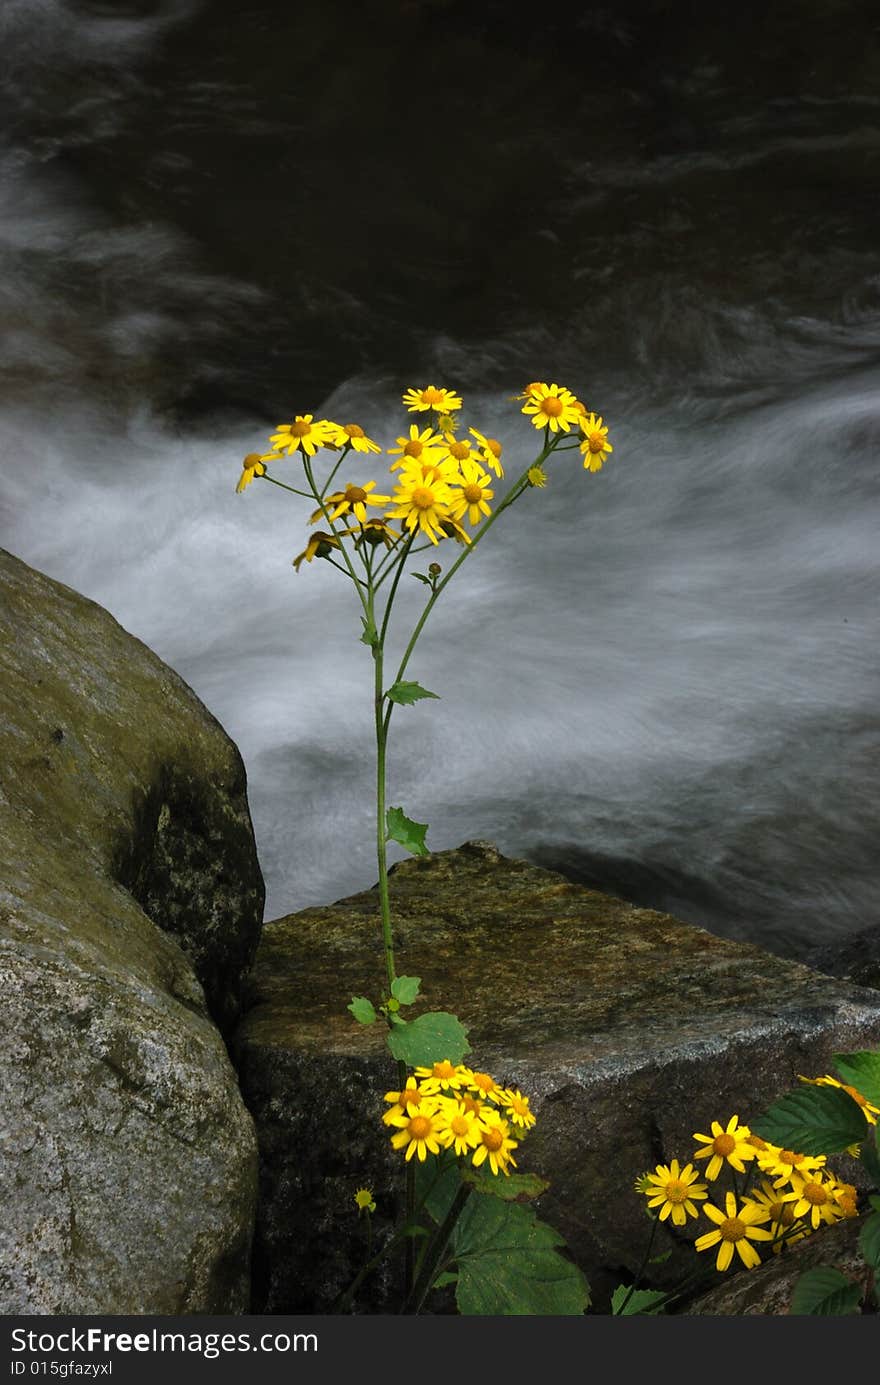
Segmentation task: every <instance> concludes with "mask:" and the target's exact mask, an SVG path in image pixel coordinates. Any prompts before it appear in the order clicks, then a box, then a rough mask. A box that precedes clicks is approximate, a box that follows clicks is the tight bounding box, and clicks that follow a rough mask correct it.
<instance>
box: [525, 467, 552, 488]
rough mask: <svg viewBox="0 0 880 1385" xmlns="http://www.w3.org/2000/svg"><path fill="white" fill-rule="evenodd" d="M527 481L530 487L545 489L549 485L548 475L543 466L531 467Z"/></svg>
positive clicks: (527, 474) (527, 473)
mask: <svg viewBox="0 0 880 1385" xmlns="http://www.w3.org/2000/svg"><path fill="white" fill-rule="evenodd" d="M526 480H527V481H528V483H529V485H530V486H539V487H544V486H546V484H547V473H546V471H545V470H544V468H543V467H542V466H530V467H529V469H528V471H527V472H526Z"/></svg>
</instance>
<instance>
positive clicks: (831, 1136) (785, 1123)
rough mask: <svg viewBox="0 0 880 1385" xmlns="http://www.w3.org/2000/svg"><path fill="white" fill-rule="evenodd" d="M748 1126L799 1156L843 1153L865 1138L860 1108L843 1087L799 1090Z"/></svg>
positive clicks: (781, 1098)
mask: <svg viewBox="0 0 880 1385" xmlns="http://www.w3.org/2000/svg"><path fill="white" fill-rule="evenodd" d="M749 1124H750V1126H751V1128H752V1130H753V1131H755V1132H756V1133H757V1134H758V1135H760V1136H761V1137H762V1139H765V1140H770V1142H771V1143H772V1144H775V1145H781V1146H782V1148H783V1149H793V1150H795V1151H796V1152H797V1153H798V1154H811V1155H812V1154H840V1153H841V1152H842V1151H843V1150H845V1149H847V1148H848V1146H849V1145H852V1144H857V1143H858V1141H860V1140H863V1139H864V1138H865V1118H864V1116H863V1115H862V1112H861V1108H860V1107H859V1106H857V1105H856V1103H855V1102H854V1101H853V1099H852V1097H851V1096H847V1094H846V1092H844V1091H842V1090H841V1089H840V1087H811V1086H803V1087H799V1088H798V1089H797V1090H796V1091H793V1092H787V1093H786V1094H785V1096H783V1097H780V1099H779V1100H778V1101H776V1102H774V1103H773V1105H772V1106H771V1107H770V1109H769V1111H767V1112H766V1114H765V1115H763V1116H759V1117H758V1118H757V1120H753V1121H750V1122H749Z"/></svg>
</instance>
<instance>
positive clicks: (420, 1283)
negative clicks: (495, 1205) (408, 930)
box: [402, 1183, 473, 1314]
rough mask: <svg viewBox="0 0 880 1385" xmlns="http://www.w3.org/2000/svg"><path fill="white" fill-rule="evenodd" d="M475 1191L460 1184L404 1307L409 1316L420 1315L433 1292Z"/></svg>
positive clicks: (426, 1251) (429, 1246)
mask: <svg viewBox="0 0 880 1385" xmlns="http://www.w3.org/2000/svg"><path fill="white" fill-rule="evenodd" d="M472 1192H473V1189H472V1187H471V1185H470V1184H469V1183H461V1184H459V1188H458V1192H457V1193H456V1194H455V1197H454V1198H453V1201H452V1206H451V1207H450V1209H449V1211H448V1212H447V1213H446V1217H445V1218H444V1220H443V1222H442V1223H441V1225H440V1226H438V1228H437V1230H436V1231H435V1232H434V1235H433V1236H432V1237H431V1240H430V1242H429V1243H428V1246H427V1248H426V1250H425V1253H424V1256H423V1258H422V1264H421V1269H420V1270H419V1273H418V1276H417V1278H416V1282H415V1284H414V1285H413V1288H412V1292H411V1293H410V1295H409V1297H408V1298H407V1300H406V1302H405V1303H404V1305H403V1310H402V1311H403V1312H404V1313H408V1314H413V1313H418V1312H419V1310H420V1308H421V1307H422V1304H423V1303H424V1301H425V1299H426V1298H427V1297H428V1294H429V1293H430V1290H431V1285H432V1284H433V1283H434V1279H435V1277H436V1274H437V1267H438V1265H439V1264H440V1261H441V1260H442V1259H443V1255H444V1253H445V1251H446V1247H447V1245H448V1244H449V1238H450V1236H451V1235H452V1232H453V1229H454V1227H455V1223H456V1222H457V1221H458V1218H459V1216H460V1214H461V1211H462V1208H463V1207H464V1205H465V1203H466V1202H467V1200H468V1198H469V1197H470V1195H471V1193H472Z"/></svg>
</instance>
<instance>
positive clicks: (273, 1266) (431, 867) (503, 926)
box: [234, 842, 880, 1312]
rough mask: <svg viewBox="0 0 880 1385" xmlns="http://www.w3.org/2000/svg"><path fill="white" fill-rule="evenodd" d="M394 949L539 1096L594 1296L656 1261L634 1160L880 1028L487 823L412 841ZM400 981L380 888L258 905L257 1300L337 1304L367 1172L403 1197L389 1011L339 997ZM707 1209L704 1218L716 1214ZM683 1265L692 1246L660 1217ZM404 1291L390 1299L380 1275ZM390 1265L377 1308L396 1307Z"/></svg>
mask: <svg viewBox="0 0 880 1385" xmlns="http://www.w3.org/2000/svg"><path fill="white" fill-rule="evenodd" d="M391 899H392V909H393V912H394V917H395V936H396V940H397V953H396V957H397V970H398V972H399V973H404V974H408V975H417V976H420V977H421V978H422V990H423V993H424V995H425V997H426V1002H427V1003H426V1008H430V1009H450V1010H453V1011H454V1012H455V1013H457V1014H458V1015H459V1016H460V1018H461V1019H462V1021H463V1022H464V1023H465V1024H466V1025H468V1026H469V1038H470V1042H471V1044H472V1047H473V1052H472V1053H471V1054H470V1055H468V1060H467V1061H468V1062H470V1063H472V1064H473V1065H474V1066H475V1067H479V1068H480V1069H483V1070H485V1071H487V1072H491V1073H492V1074H493V1075H494V1076H495V1077H496V1078H497V1079H498V1080H500V1081H502V1082H504V1083H509V1084H514V1085H517V1086H519V1087H521V1088H522V1090H523V1091H524V1092H527V1093H529V1094H530V1095H531V1097H532V1106H533V1109H534V1110H535V1112H536V1114H537V1117H538V1121H537V1125H536V1126H535V1128H534V1130H533V1131H532V1132H531V1134H530V1135H529V1138H528V1141H527V1143H526V1144H525V1145H524V1146H523V1147H522V1148H521V1150H520V1151H519V1154H520V1155H521V1156H522V1157H521V1158H520V1161H519V1162H520V1169H521V1170H526V1169H528V1170H531V1171H534V1172H537V1173H540V1174H541V1175H542V1176H544V1177H546V1178H548V1179H549V1180H550V1182H551V1187H550V1189H549V1191H548V1192H546V1193H545V1194H544V1195H543V1196H542V1197H541V1199H540V1200H539V1202H538V1204H537V1209H538V1211H539V1214H540V1215H541V1216H542V1217H543V1219H544V1220H546V1221H548V1222H550V1223H551V1224H552V1225H554V1226H556V1227H557V1228H558V1230H559V1231H560V1232H561V1233H562V1234H563V1236H564V1237H565V1239H566V1241H567V1243H568V1246H569V1248H570V1251H571V1253H572V1255H573V1257H574V1259H575V1260H576V1261H577V1263H578V1264H579V1265H580V1266H581V1268H582V1269H583V1270H584V1272H585V1273H586V1275H587V1278H588V1279H589V1280H590V1282H591V1284H592V1286H593V1290H594V1296H595V1301H596V1303H597V1306H600V1307H601V1304H602V1302H603V1296H605V1297H606V1301H607V1294H608V1293H609V1292H610V1290H611V1289H612V1288H613V1287H614V1286H615V1285H616V1284H617V1283H618V1282H620V1280H621V1279H623V1278H626V1277H627V1276H629V1277H630V1278H631V1276H632V1274H633V1272H634V1271H635V1269H636V1267H637V1266H638V1264H639V1261H640V1260H641V1257H642V1253H643V1251H644V1247H645V1242H646V1231H647V1230H648V1228H649V1224H648V1222H647V1219H646V1218H645V1214H644V1210H643V1200H642V1199H641V1198H640V1197H638V1196H637V1195H636V1194H635V1193H634V1192H633V1180H634V1179H635V1178H636V1176H637V1175H638V1174H639V1173H641V1172H642V1171H644V1170H645V1169H647V1168H650V1167H653V1166H654V1165H655V1164H656V1163H657V1162H660V1161H663V1160H668V1159H669V1158H671V1157H674V1156H678V1157H679V1158H681V1159H682V1160H683V1161H684V1160H686V1159H687V1158H688V1157H689V1156H690V1152H691V1150H692V1148H693V1141H692V1135H693V1133H694V1132H695V1131H705V1130H707V1129H708V1127H709V1123H710V1122H711V1121H712V1120H713V1119H723V1120H724V1121H726V1120H727V1119H728V1117H729V1116H730V1115H732V1114H738V1115H739V1116H740V1119H741V1120H744V1121H746V1120H748V1118H749V1115H752V1116H756V1115H758V1114H759V1113H760V1112H761V1111H762V1110H763V1109H765V1108H766V1106H767V1105H768V1104H769V1103H770V1102H771V1101H772V1100H774V1099H775V1098H776V1097H778V1096H780V1095H781V1094H782V1093H783V1092H785V1091H787V1090H788V1089H789V1088H790V1087H791V1086H792V1085H793V1084H794V1083H795V1082H796V1080H797V1076H798V1074H799V1073H804V1074H807V1075H816V1074H819V1073H822V1072H824V1071H826V1070H827V1067H828V1064H829V1061H830V1058H831V1055H832V1053H834V1052H841V1051H849V1050H853V1049H859V1048H869V1047H876V1046H878V1045H880V994H878V993H877V992H875V991H872V990H868V989H865V988H862V987H859V986H855V985H852V984H848V983H845V982H842V981H839V980H837V979H835V978H832V977H829V976H827V975H822V974H820V973H817V972H814V971H812V970H811V969H809V968H808V967H806V966H803V965H801V964H799V963H794V962H790V961H786V960H783V959H780V958H778V957H776V956H773V955H771V954H769V953H766V952H764V951H763V950H762V949H761V948H759V947H756V946H753V945H749V944H743V943H737V942H733V941H730V940H728V939H724V938H719V937H716V936H714V935H713V934H711V933H708V932H706V931H704V930H702V929H700V928H696V927H693V926H691V925H689V924H685V923H682V922H681V921H680V920H678V919H676V918H673V917H671V916H670V915H668V914H661V913H657V912H655V911H653V910H650V909H641V908H635V907H633V906H631V905H629V904H626V903H624V902H622V901H621V900H619V899H615V898H611V897H609V896H607V895H603V894H601V893H598V892H596V891H593V890H589V889H586V888H584V887H583V886H580V885H576V884H572V883H571V882H570V881H567V880H566V879H564V878H563V877H562V876H560V875H557V874H555V873H553V872H551V871H547V870H543V869H540V868H538V867H536V866H532V865H530V864H528V863H527V862H525V861H519V860H510V859H506V858H504V857H502V856H500V855H499V854H498V852H497V850H496V849H495V848H494V847H493V846H492V845H491V844H489V843H485V842H470V843H466V844H465V845H464V846H462V847H460V848H458V849H457V850H454V851H446V852H439V853H437V854H435V855H432V856H430V857H427V858H422V859H409V860H407V861H405V862H403V863H402V864H401V865H399V866H397V867H396V868H395V869H394V871H393V874H392V877H391ZM382 991H383V969H382V960H381V949H380V942H379V924H378V896H377V892H376V890H375V889H372V890H367V891H364V892H363V893H362V894H358V895H354V896H352V897H350V898H347V899H343V900H340V901H339V902H338V903H336V904H334V905H332V906H330V907H327V908H311V909H306V910H303V911H302V912H301V913H298V914H293V915H290V916H289V917H287V918H282V919H278V920H276V921H274V922H272V923H269V924H267V925H265V927H264V930H263V935H262V940H261V943H260V947H259V949H258V953H257V958H256V962H255V966H254V969H253V971H252V973H251V977H250V981H249V1000H248V1009H247V1011H246V1014H245V1017H244V1019H243V1022H242V1025H241V1027H240V1029H239V1031H238V1035H237V1037H236V1039H235V1041H234V1048H235V1052H236V1055H237V1059H238V1062H239V1070H240V1078H241V1081H242V1089H243V1092H244V1095H245V1100H246V1101H247V1103H248V1105H249V1107H250V1110H251V1112H252V1114H253V1116H254V1119H255V1122H256V1126H257V1133H258V1139H259V1143H260V1149H261V1206H260V1211H259V1214H258V1223H257V1246H256V1252H255V1293H256V1298H255V1307H254V1311H256V1312H264V1311H265V1312H308V1311H313V1312H325V1311H328V1309H329V1307H330V1305H332V1302H333V1299H334V1297H335V1295H336V1293H338V1292H339V1290H340V1289H341V1288H343V1287H344V1286H345V1284H346V1282H347V1278H348V1277H349V1276H350V1274H351V1273H352V1272H353V1270H356V1269H357V1268H358V1265H359V1263H360V1261H359V1258H358V1255H359V1252H358V1247H357V1237H358V1235H359V1234H361V1233H360V1230H359V1229H358V1228H357V1227H356V1225H355V1219H354V1217H353V1212H352V1209H353V1205H354V1204H353V1194H354V1191H355V1190H356V1188H357V1187H359V1186H362V1185H363V1184H367V1185H369V1186H371V1187H373V1188H374V1190H375V1192H376V1196H377V1203H378V1204H379V1205H378V1213H377V1217H379V1218H380V1219H381V1217H382V1216H383V1214H384V1215H385V1216H386V1217H387V1218H389V1219H390V1218H391V1217H393V1216H394V1215H395V1208H396V1206H397V1205H398V1204H397V1199H398V1198H399V1196H400V1182H401V1180H400V1163H399V1156H396V1155H395V1156H394V1157H393V1159H390V1158H389V1149H388V1132H387V1129H386V1128H385V1127H383V1126H382V1124H381V1114H382V1112H383V1111H384V1110H386V1109H387V1107H386V1106H385V1104H384V1102H383V1100H382V1097H383V1094H384V1092H385V1091H386V1090H388V1089H389V1088H392V1089H393V1088H394V1087H395V1086H396V1066H395V1064H394V1063H393V1061H392V1060H391V1058H390V1057H389V1056H388V1054H387V1049H386V1048H385V1045H384V1038H383V1034H382V1032H381V1029H380V1027H379V1026H378V1025H377V1026H375V1027H373V1028H366V1029H365V1028H363V1027H361V1026H360V1025H358V1024H356V1023H355V1022H354V1021H353V1020H352V1018H351V1016H350V1015H349V1014H348V1013H347V1011H346V1005H347V1003H348V1001H349V999H350V998H351V996H352V995H366V996H369V997H371V998H373V999H376V998H378V997H380V996H381V994H382ZM707 1227H708V1223H707V1224H706V1227H701V1229H707ZM664 1237H665V1238H666V1240H665V1242H664V1243H663V1244H660V1245H658V1246H657V1247H656V1248H655V1252H654V1253H655V1254H656V1253H658V1251H659V1250H661V1249H664V1248H671V1249H672V1251H673V1253H672V1256H671V1258H670V1260H669V1261H668V1262H667V1263H666V1265H664V1266H663V1268H662V1270H658V1279H657V1281H656V1282H659V1283H667V1284H673V1283H677V1282H679V1281H680V1279H681V1277H682V1274H683V1273H685V1272H687V1271H688V1270H690V1269H692V1268H693V1256H694V1252H693V1251H692V1250H691V1249H690V1248H689V1247H686V1246H683V1245H681V1244H680V1243H679V1242H677V1241H675V1240H674V1239H673V1238H672V1236H671V1235H668V1233H667V1232H666V1230H665V1227H664V1228H662V1236H661V1241H662V1240H663V1238H664ZM383 1294H387V1298H386V1299H383V1297H382V1295H383ZM393 1294H394V1284H393V1283H390V1284H388V1285H385V1286H383V1285H381V1284H376V1285H375V1286H374V1289H373V1297H372V1298H371V1299H370V1300H369V1310H370V1311H376V1310H379V1311H389V1310H390V1311H394V1306H393V1304H394V1298H393Z"/></svg>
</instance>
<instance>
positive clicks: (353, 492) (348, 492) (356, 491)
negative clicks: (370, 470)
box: [345, 486, 367, 505]
mask: <svg viewBox="0 0 880 1385" xmlns="http://www.w3.org/2000/svg"><path fill="white" fill-rule="evenodd" d="M345 498H346V500H347V501H348V503H349V505H354V504H356V503H357V501H359V500H366V498H367V492H366V491H365V490H364V488H363V486H346V488H345Z"/></svg>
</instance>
